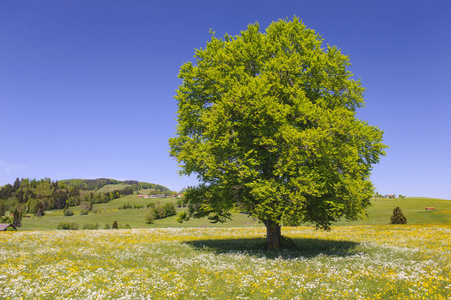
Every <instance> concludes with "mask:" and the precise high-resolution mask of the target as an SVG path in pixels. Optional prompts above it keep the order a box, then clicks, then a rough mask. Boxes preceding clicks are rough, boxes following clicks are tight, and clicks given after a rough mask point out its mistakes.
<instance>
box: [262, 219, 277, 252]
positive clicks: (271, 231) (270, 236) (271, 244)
mask: <svg viewBox="0 0 451 300" xmlns="http://www.w3.org/2000/svg"><path fill="white" fill-rule="evenodd" d="M264 223H265V225H266V248H267V249H268V250H273V249H280V236H281V234H280V233H281V232H280V225H279V224H278V223H277V222H274V221H271V220H266V221H265V222H264Z"/></svg>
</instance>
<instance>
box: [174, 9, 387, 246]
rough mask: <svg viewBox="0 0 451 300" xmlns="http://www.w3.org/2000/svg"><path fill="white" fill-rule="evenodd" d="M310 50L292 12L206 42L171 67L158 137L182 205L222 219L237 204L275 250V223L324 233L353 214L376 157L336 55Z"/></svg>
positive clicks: (355, 83) (358, 99) (355, 92)
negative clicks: (167, 117)
mask: <svg viewBox="0 0 451 300" xmlns="http://www.w3.org/2000/svg"><path fill="white" fill-rule="evenodd" d="M321 47H322V39H321V37H320V36H319V35H318V34H316V33H315V31H314V30H312V29H308V28H306V26H305V25H304V24H303V23H302V21H301V20H299V19H298V18H296V17H295V18H294V19H293V21H289V20H279V21H278V22H273V23H272V24H271V25H269V27H268V28H267V29H266V31H265V32H264V33H262V32H260V28H259V25H258V23H255V24H251V25H249V26H248V27H247V30H245V31H242V32H241V34H240V35H238V36H230V35H228V34H226V35H225V36H224V38H216V37H214V33H213V34H212V38H211V40H210V41H209V42H207V45H206V47H205V48H201V49H198V50H196V51H195V56H194V57H195V62H194V63H193V62H188V63H185V64H183V66H182V67H181V69H180V74H179V78H181V79H182V80H183V83H182V84H181V85H180V86H179V89H178V90H177V95H176V96H175V98H176V100H177V101H178V127H177V135H176V137H174V138H171V139H170V140H169V143H170V148H171V150H170V153H171V156H173V157H175V158H176V159H177V160H178V162H179V165H180V166H181V174H185V175H192V174H195V175H196V176H197V178H198V180H199V182H200V184H199V186H197V187H195V188H190V189H188V190H187V191H186V193H185V197H186V201H187V203H188V204H189V213H188V214H185V215H181V216H180V217H179V219H185V220H186V219H189V217H206V216H207V217H208V218H209V219H211V220H212V221H214V222H217V221H220V222H223V221H225V220H227V219H228V218H230V216H231V213H233V212H234V211H246V212H248V213H249V214H250V216H252V217H254V218H258V219H259V220H261V221H262V222H263V223H264V224H265V225H266V228H267V248H268V249H277V248H279V247H280V242H281V226H283V225H295V224H300V223H303V222H308V223H313V224H315V225H316V227H317V228H322V229H329V228H330V225H331V224H332V222H334V221H338V220H339V219H341V218H345V219H347V220H356V219H359V218H360V217H362V216H364V215H365V213H366V210H365V209H366V207H368V206H369V205H370V198H371V196H372V195H373V192H374V189H373V185H372V183H371V182H370V180H369V179H370V171H371V169H372V165H373V164H375V163H377V162H378V161H379V158H380V156H381V155H384V154H385V153H384V148H386V146H385V145H384V144H383V143H382V131H381V130H380V129H378V128H377V127H374V126H370V125H368V123H367V122H365V121H362V120H359V119H358V118H356V115H355V114H356V109H357V108H359V107H362V106H363V105H364V101H363V91H364V88H363V87H362V86H361V83H360V80H353V79H351V77H352V75H353V74H351V72H350V71H349V70H348V67H349V66H350V63H349V59H348V57H347V56H345V55H343V54H341V52H340V50H339V49H337V48H336V47H330V46H326V47H325V48H321Z"/></svg>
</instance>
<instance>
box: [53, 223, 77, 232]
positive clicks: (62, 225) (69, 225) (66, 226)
mask: <svg viewBox="0 0 451 300" xmlns="http://www.w3.org/2000/svg"><path fill="white" fill-rule="evenodd" d="M78 227H79V226H78V223H67V222H61V223H59V224H58V226H57V227H56V229H59V230H78Z"/></svg>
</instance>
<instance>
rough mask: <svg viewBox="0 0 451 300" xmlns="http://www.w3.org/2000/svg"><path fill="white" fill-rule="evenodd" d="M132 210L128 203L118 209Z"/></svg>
mask: <svg viewBox="0 0 451 300" xmlns="http://www.w3.org/2000/svg"><path fill="white" fill-rule="evenodd" d="M129 208H132V206H131V204H130V202H127V203H124V204H123V205H122V206H119V209H124V210H125V209H129Z"/></svg>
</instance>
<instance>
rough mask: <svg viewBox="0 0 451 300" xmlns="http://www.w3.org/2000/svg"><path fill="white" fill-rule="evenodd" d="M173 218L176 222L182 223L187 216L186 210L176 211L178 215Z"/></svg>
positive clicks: (186, 219) (187, 218)
mask: <svg viewBox="0 0 451 300" xmlns="http://www.w3.org/2000/svg"><path fill="white" fill-rule="evenodd" d="M175 219H176V220H177V222H179V223H183V222H184V221H188V220H189V217H188V214H187V213H186V211H182V212H179V213H178V215H177V217H176V218H175Z"/></svg>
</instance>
